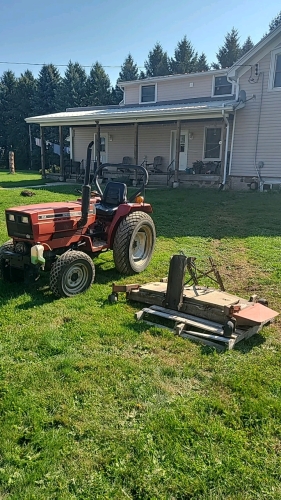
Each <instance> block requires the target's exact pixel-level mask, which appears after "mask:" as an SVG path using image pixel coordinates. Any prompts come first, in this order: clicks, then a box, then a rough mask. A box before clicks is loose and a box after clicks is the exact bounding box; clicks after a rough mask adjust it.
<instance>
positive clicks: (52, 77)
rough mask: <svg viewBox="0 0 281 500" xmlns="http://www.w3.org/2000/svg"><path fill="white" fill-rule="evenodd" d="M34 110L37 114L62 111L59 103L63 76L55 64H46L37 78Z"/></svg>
mask: <svg viewBox="0 0 281 500" xmlns="http://www.w3.org/2000/svg"><path fill="white" fill-rule="evenodd" d="M37 83H38V84H37V92H36V96H35V103H34V111H35V114H37V115H47V114H49V113H55V112H56V111H62V109H60V106H59V103H58V99H57V97H58V94H59V91H60V85H61V76H60V74H59V71H58V69H57V68H56V67H55V66H54V65H53V64H44V65H43V66H42V68H41V70H40V72H39V75H38V79H37Z"/></svg>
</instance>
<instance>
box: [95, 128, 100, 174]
mask: <svg viewBox="0 0 281 500" xmlns="http://www.w3.org/2000/svg"><path fill="white" fill-rule="evenodd" d="M96 124H97V136H96V137H97V141H96V156H97V169H98V168H99V167H100V122H98V121H97V122H96Z"/></svg>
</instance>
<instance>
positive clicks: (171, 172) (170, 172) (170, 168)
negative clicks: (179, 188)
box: [167, 160, 175, 186]
mask: <svg viewBox="0 0 281 500" xmlns="http://www.w3.org/2000/svg"><path fill="white" fill-rule="evenodd" d="M174 175H175V160H172V161H171V163H170V164H169V165H168V166H167V186H169V182H170V180H171V179H172V178H173V177H174Z"/></svg>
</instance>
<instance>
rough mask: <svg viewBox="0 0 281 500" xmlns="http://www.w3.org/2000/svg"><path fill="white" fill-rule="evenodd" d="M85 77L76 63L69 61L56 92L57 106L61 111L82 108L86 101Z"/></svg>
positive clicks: (82, 70)
mask: <svg viewBox="0 0 281 500" xmlns="http://www.w3.org/2000/svg"><path fill="white" fill-rule="evenodd" d="M86 82H87V75H86V72H85V70H84V68H83V67H82V66H81V65H80V64H79V63H78V62H75V63H73V62H72V61H69V63H68V66H67V68H66V71H65V74H64V77H63V79H62V82H61V86H60V88H59V92H58V99H57V102H58V106H59V108H60V110H61V111H65V110H66V109H67V108H75V107H78V106H84V104H85V99H86Z"/></svg>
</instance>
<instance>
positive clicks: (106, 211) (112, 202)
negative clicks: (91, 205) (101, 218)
mask: <svg viewBox="0 0 281 500" xmlns="http://www.w3.org/2000/svg"><path fill="white" fill-rule="evenodd" d="M126 201H127V186H126V184H123V183H122V182H112V181H109V182H108V183H107V184H106V186H105V190H104V193H103V196H102V200H101V201H100V202H99V203H97V204H96V214H97V215H107V216H110V215H113V214H114V213H115V212H116V210H117V208H118V207H119V205H121V203H126Z"/></svg>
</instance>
